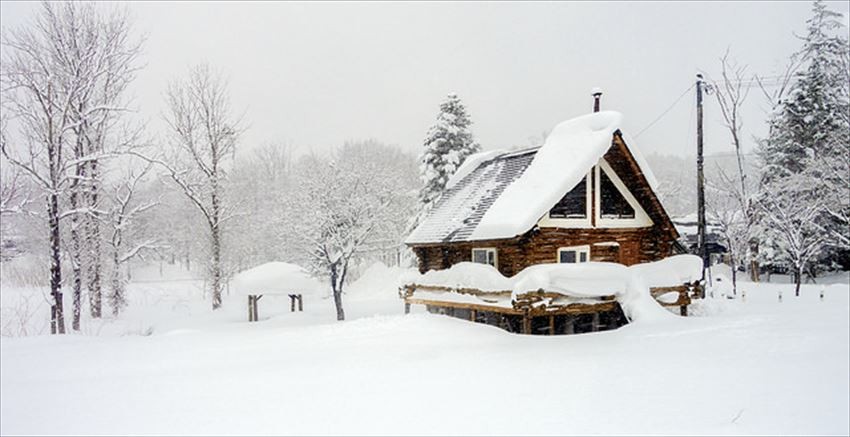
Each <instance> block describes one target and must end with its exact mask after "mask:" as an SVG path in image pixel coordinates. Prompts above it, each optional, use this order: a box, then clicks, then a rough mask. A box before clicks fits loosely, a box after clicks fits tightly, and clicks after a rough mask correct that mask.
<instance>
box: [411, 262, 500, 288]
mask: <svg viewBox="0 0 850 437" xmlns="http://www.w3.org/2000/svg"><path fill="white" fill-rule="evenodd" d="M400 280H401V285H407V284H417V285H434V286H440V287H452V288H476V289H478V290H482V291H510V290H511V289H512V288H513V280H512V279H508V278H506V277H504V276H503V275H502V274H501V273H499V271H498V270H496V268H495V267H493V266H491V265H489V264H479V263H473V262H462V263H457V264H455V265H453V266H451V267H450V268H448V269H445V270H429V271H427V272H425V273H424V274H419V273H418V272H415V271H414V272H411V273H409V274H406V275H404V276H402V277H401V278H400Z"/></svg>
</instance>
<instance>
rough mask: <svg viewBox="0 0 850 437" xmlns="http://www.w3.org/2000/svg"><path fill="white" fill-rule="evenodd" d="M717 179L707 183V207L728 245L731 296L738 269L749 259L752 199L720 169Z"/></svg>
mask: <svg viewBox="0 0 850 437" xmlns="http://www.w3.org/2000/svg"><path fill="white" fill-rule="evenodd" d="M714 176H715V177H713V178H709V179H708V181H707V188H708V190H707V192H706V206H707V208H708V214H709V216H710V218H711V221H712V222H714V223H716V224H717V225H718V228H719V229H718V230H719V232H720V236H721V238H722V240H723V243H724V244H725V245H726V251H727V254H728V255H729V261H730V264H731V267H732V293H733V294H734V295H737V294H738V281H737V276H738V266H739V265H740V264H741V263H742V262H743V261H744V258H745V257H746V255H747V252H748V247H749V246H750V239H751V238H750V229H751V226H750V225H751V222H750V219H749V218H748V217H747V211H748V209H749V208H750V199H749V198H747V197H746V195H745V194H744V193H743V192H742V190H741V186H740V185H738V182H739V181H738V180H736V179H737V178H735V177H732V176H729V175H728V174H726V172H725V171H723V169H722V168H720V166H717V169H716V175H714Z"/></svg>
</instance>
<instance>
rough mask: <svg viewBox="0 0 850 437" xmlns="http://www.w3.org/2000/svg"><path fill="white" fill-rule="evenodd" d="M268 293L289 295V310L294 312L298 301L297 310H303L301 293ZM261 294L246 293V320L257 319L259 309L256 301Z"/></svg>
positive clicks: (252, 320)
mask: <svg viewBox="0 0 850 437" xmlns="http://www.w3.org/2000/svg"><path fill="white" fill-rule="evenodd" d="M266 294H270V295H279V296H283V295H286V296H289V302H290V303H289V311H290V312H293V313H294V312H295V304H296V302H297V303H298V311H304V300H303V297H302V295H301V294H300V293H299V294H289V293H266ZM263 296H264V295H263V294H249V295H248V321H249V322H256V321H257V320H259V311H258V307H259V304H258V302H259V301H260V299H262V298H263Z"/></svg>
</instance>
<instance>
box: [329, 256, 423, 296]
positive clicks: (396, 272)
mask: <svg viewBox="0 0 850 437" xmlns="http://www.w3.org/2000/svg"><path fill="white" fill-rule="evenodd" d="M415 271H416V269H414V268H403V267H398V266H394V267H388V266H387V265H386V264H384V263H382V262H376V263H374V264H372V265H370V266H369V267H368V268H367V269H366V270H365V271H363V273H362V274H361V275H360V277H359V278H357V280H356V281H354V282H352V283H351V285H349V286H347V287H346V294H347V295H348V296H350V297H356V298H371V297H387V296H392V297H395V296H398V282H399V278H401V277H404V276H405V275H408V274H411V273H413V272H415Z"/></svg>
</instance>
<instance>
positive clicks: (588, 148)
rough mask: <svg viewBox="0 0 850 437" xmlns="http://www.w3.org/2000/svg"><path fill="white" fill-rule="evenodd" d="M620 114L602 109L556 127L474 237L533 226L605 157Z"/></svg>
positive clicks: (515, 232) (513, 232)
mask: <svg viewBox="0 0 850 437" xmlns="http://www.w3.org/2000/svg"><path fill="white" fill-rule="evenodd" d="M622 118H623V117H622V115H620V113H619V112H614V111H601V112H596V113H592V114H588V115H584V116H581V117H577V118H574V119H571V120H567V121H564V122H562V123H560V124H558V125H557V126H555V128H554V129H553V130H552V133H550V134H549V136H548V137H546V142H545V143H543V146H542V147H541V148H540V150H538V151H537V154H536V156H535V157H534V160H533V161H532V162H531V165H530V166H529V167H528V169H527V170H526V171H525V172H524V173H523V174H522V176H520V178H519V179H517V180H516V181H515V182H514V183H513V184H511V185H509V186H508V187H507V188H505V191H504V192H503V193H502V195H501V196H499V198H498V199H497V200H496V202H495V203H493V206H491V207H490V209H488V210H487V212H486V213H485V214H484V217H482V218H481V222H480V223H479V224H478V226H477V227H476V228H475V231H474V232H473V233H472V236H471V238H472V239H474V240H486V239H494V238H508V237H513V236H516V235H519V234H521V233H523V232H525V231H527V230H529V229H531V227H532V226H534V224H535V223H537V221H538V220H540V217H542V216H543V214H545V213H546V211H548V210H549V208H551V207H552V205H554V204H556V203H557V202H558V201H559V200H560V199H561V197H562V196H563V195H564V193H566V192H568V191H569V190H571V189H572V188H573V187H574V186H576V184H578V183H579V181H581V178H582V177H584V175H585V174H587V171H588V170H589V169H590V168H592V167H593V166H594V165H595V164H596V163H597V162H598V161H599V158H602V156H603V155H605V152H606V151H608V149H609V148H610V147H611V138H612V136H613V134H614V132H615V131H616V130H617V129H619V127H620V124H621V123H622Z"/></svg>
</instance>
